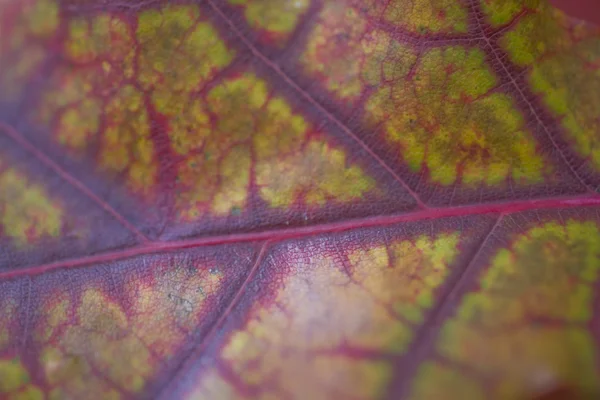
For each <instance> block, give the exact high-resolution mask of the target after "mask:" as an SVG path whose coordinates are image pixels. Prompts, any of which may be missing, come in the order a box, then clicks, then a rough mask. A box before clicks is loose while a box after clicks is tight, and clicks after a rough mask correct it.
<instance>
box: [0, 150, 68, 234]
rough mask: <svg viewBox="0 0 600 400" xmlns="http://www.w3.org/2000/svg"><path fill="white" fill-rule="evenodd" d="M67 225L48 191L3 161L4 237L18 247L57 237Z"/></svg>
mask: <svg viewBox="0 0 600 400" xmlns="http://www.w3.org/2000/svg"><path fill="white" fill-rule="evenodd" d="M64 222H65V215H64V209H63V207H62V205H61V204H60V203H58V202H57V201H56V200H54V199H52V198H51V197H50V195H49V194H48V193H47V191H46V190H45V188H44V187H43V186H42V185H40V184H38V183H35V182H32V181H31V180H30V179H29V178H28V177H27V176H26V175H24V174H23V173H21V172H20V171H18V170H17V169H14V168H10V167H9V166H8V165H7V164H6V163H5V162H4V161H3V160H2V158H0V224H1V226H2V232H3V236H8V237H9V238H11V239H12V240H14V241H15V242H16V244H17V245H18V246H24V245H26V244H28V243H32V242H35V241H38V240H41V239H44V238H55V237H58V236H59V235H60V233H61V229H62V226H63V223H64Z"/></svg>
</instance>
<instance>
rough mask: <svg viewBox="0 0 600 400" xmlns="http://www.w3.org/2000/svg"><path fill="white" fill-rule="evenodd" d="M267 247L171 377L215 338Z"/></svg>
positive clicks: (257, 257) (264, 247)
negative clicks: (223, 309)
mask: <svg viewBox="0 0 600 400" xmlns="http://www.w3.org/2000/svg"><path fill="white" fill-rule="evenodd" d="M268 246H269V241H266V242H264V243H263V245H262V246H261V248H260V251H259V252H258V255H257V256H256V260H255V261H254V265H252V268H250V272H248V275H247V276H246V279H244V282H242V284H241V285H240V287H239V288H238V289H237V291H236V292H235V294H234V295H233V298H232V299H231V301H230V302H229V304H228V305H227V308H226V309H225V311H224V312H223V314H221V316H220V317H219V318H218V319H217V321H216V322H215V323H214V324H213V326H211V328H210V329H209V331H208V332H207V333H206V335H205V336H204V337H203V338H202V339H201V340H200V343H198V345H197V346H196V348H195V349H194V350H192V351H189V352H188V353H187V354H186V356H185V357H184V358H183V360H181V363H180V364H179V366H178V367H177V369H176V371H174V372H173V376H177V375H178V374H179V372H180V371H181V370H182V369H184V368H185V367H186V364H187V362H188V361H190V360H192V361H193V360H196V359H197V357H193V355H194V354H197V353H202V351H204V349H205V347H206V346H207V345H208V344H209V343H210V342H211V339H212V338H213V337H214V336H215V334H216V333H217V331H218V330H219V327H220V326H221V325H222V324H223V323H224V322H225V320H226V319H227V317H229V315H230V314H231V312H232V311H233V308H234V307H235V306H236V304H237V303H238V302H239V301H240V299H241V298H242V296H243V295H244V290H245V289H246V287H247V286H248V284H249V283H250V282H251V281H252V278H253V277H254V275H255V274H256V271H257V270H258V267H259V266H260V264H261V263H262V260H263V258H264V256H265V253H266V251H267V247H268ZM167 387H168V384H167V386H166V387H163V388H162V389H161V390H160V391H159V394H158V396H156V398H161V397H162V393H163V392H164V391H165V390H166V389H167Z"/></svg>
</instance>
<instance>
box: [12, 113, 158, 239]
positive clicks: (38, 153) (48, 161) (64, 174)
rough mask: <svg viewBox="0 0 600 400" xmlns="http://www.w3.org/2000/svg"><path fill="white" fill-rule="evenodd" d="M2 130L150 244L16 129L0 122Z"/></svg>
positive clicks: (143, 236) (142, 236)
mask: <svg viewBox="0 0 600 400" xmlns="http://www.w3.org/2000/svg"><path fill="white" fill-rule="evenodd" d="M0 130H2V131H4V133H6V135H8V136H9V137H10V138H11V139H12V140H14V141H15V142H17V143H18V144H19V145H20V146H21V147H23V148H24V149H25V150H26V151H28V152H29V153H31V154H32V155H33V156H34V157H35V158H37V159H38V160H39V161H40V162H42V163H43V164H44V165H46V166H47V167H49V168H50V169H52V170H53V171H54V172H55V173H56V174H57V175H59V176H60V177H61V178H62V179H64V180H65V181H67V182H68V183H69V184H70V185H72V186H73V187H75V188H76V189H77V190H79V191H80V192H81V193H83V194H84V195H85V196H86V197H88V198H89V199H91V200H92V201H93V202H94V203H96V204H97V205H99V206H100V207H102V208H103V209H104V210H105V211H106V212H108V213H109V214H110V215H112V216H113V217H114V218H115V219H116V220H117V221H119V223H121V224H122V225H123V226H124V227H125V228H127V229H128V230H129V231H131V232H132V233H133V234H135V235H136V236H137V237H138V238H139V239H140V240H141V241H142V242H143V243H148V242H149V240H148V238H147V237H146V235H144V234H143V233H142V232H140V231H139V230H138V229H137V228H136V227H135V226H133V225H132V224H131V223H130V222H129V221H127V220H126V219H125V218H124V217H123V216H122V215H121V214H119V213H118V212H117V211H116V210H115V209H114V208H112V207H111V206H110V205H109V204H108V203H106V202H105V201H104V200H102V199H101V198H100V197H98V196H96V195H95V194H94V193H93V192H92V191H91V190H90V189H88V188H87V187H86V186H85V185H84V184H83V183H81V182H80V181H79V180H77V179H76V178H75V177H73V176H72V175H71V174H69V173H68V172H67V171H65V170H64V169H62V168H61V167H60V166H59V165H58V164H57V163H55V162H54V161H53V160H52V159H50V158H49V157H48V156H46V155H45V154H44V153H42V152H41V151H40V150H38V149H37V148H36V147H35V146H34V145H32V144H31V143H30V142H29V141H28V140H27V139H25V138H24V137H23V135H21V134H20V133H19V132H17V130H16V129H14V128H13V127H12V126H10V125H8V124H6V123H3V122H0Z"/></svg>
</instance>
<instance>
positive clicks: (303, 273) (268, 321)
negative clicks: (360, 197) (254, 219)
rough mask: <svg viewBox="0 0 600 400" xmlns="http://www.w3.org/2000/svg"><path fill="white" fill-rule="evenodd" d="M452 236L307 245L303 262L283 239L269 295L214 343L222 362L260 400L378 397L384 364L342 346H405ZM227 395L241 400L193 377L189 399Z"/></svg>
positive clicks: (451, 251)
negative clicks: (340, 246) (343, 246)
mask: <svg viewBox="0 0 600 400" xmlns="http://www.w3.org/2000/svg"><path fill="white" fill-rule="evenodd" d="M458 241H459V240H458V235H456V234H442V235H440V236H438V237H437V238H435V239H432V238H430V237H425V236H424V237H419V238H416V239H415V240H414V241H408V240H403V241H394V242H393V243H392V244H391V245H390V246H389V247H386V246H385V245H374V246H372V247H368V248H360V249H353V250H349V251H344V252H343V254H329V253H328V250H325V249H319V248H313V251H312V253H311V257H309V258H306V257H305V256H306V252H305V250H304V249H305V247H304V246H303V247H302V248H300V247H295V246H292V245H289V247H288V248H287V251H286V252H285V253H280V254H279V256H277V257H275V260H274V262H277V263H279V265H286V266H288V268H289V269H288V270H287V271H283V270H282V271H281V273H286V274H288V275H287V276H286V277H285V278H283V279H282V281H281V282H282V283H281V286H280V287H279V289H278V291H277V295H276V297H275V298H274V299H272V300H268V303H262V304H260V303H258V304H256V305H255V306H254V307H252V309H251V311H250V315H249V320H248V322H247V323H246V326H245V327H244V328H243V329H242V330H239V331H236V332H233V333H232V334H231V335H230V337H229V339H228V341H227V343H226V345H225V346H224V348H223V349H222V353H221V357H222V362H224V363H225V364H226V365H227V366H228V368H231V370H232V371H233V372H234V373H235V374H236V375H237V377H238V379H240V380H241V381H242V382H243V383H244V384H246V385H249V386H250V387H252V388H253V390H258V391H259V393H260V396H259V397H260V398H282V397H286V398H291V399H308V398H310V399H326V398H332V397H344V398H345V397H352V398H357V399H362V398H365V399H366V398H377V397H378V396H379V395H381V394H382V393H383V391H384V390H385V389H386V385H387V383H388V382H389V380H390V379H391V377H392V376H391V373H392V367H391V365H389V364H388V363H387V362H384V361H376V360H372V359H368V358H363V357H361V356H358V355H355V356H353V357H350V356H349V355H348V354H346V353H345V352H346V351H351V350H350V349H360V350H364V351H372V352H376V353H378V352H381V353H387V352H395V353H402V352H403V351H405V350H406V347H407V346H408V344H409V343H410V342H411V340H412V338H413V329H414V328H415V327H416V326H417V325H418V324H419V323H421V322H422V320H423V315H424V312H425V311H426V310H427V308H429V307H430V306H431V304H432V296H433V293H434V291H435V290H436V288H437V287H439V285H440V284H442V283H443V281H444V278H445V277H446V276H447V274H448V266H449V264H450V263H452V262H453V259H454V257H455V255H456V254H457V244H458ZM309 247H310V246H309ZM328 249H331V248H329V247H328ZM342 259H347V260H348V265H347V266H344V265H343V264H342V262H341V260H342ZM315 327H319V328H318V329H315ZM207 374H208V376H211V374H213V377H214V375H215V372H214V371H212V372H211V371H208V372H207ZM226 393H227V396H230V398H234V399H235V398H241V395H240V394H237V393H236V394H233V395H232V394H231V393H235V389H234V388H232V387H230V386H228V385H227V384H226V382H225V381H224V380H220V379H219V378H216V379H215V378H211V379H210V380H208V379H202V380H201V382H200V386H199V388H198V391H197V392H196V393H194V395H193V396H192V398H203V397H202V396H208V395H209V394H210V395H211V396H212V397H222V396H224V395H225V394H226ZM194 396H195V397H194Z"/></svg>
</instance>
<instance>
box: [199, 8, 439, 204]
mask: <svg viewBox="0 0 600 400" xmlns="http://www.w3.org/2000/svg"><path fill="white" fill-rule="evenodd" d="M207 3H208V5H209V6H210V7H211V8H212V10H213V11H214V12H215V14H217V15H218V16H219V18H221V19H222V20H223V21H224V22H225V23H226V24H227V25H228V27H229V28H230V29H231V31H232V32H233V33H234V34H235V35H236V37H237V38H238V40H240V41H241V42H242V43H243V44H244V46H246V47H247V48H248V49H249V50H250V51H251V52H252V54H253V55H254V56H255V57H256V58H257V59H259V60H260V61H261V62H262V63H263V64H264V65H265V66H267V68H269V69H271V70H272V71H273V72H274V73H275V74H277V75H278V76H279V77H281V78H282V79H283V81H284V82H285V83H286V84H287V85H288V86H289V87H290V88H292V89H293V90H294V91H295V92H296V93H298V94H299V95H300V96H302V97H303V98H304V99H305V100H307V101H308V102H309V103H310V104H311V105H312V106H313V107H315V108H316V109H317V110H319V112H320V113H322V114H323V115H324V116H325V118H327V119H328V120H329V121H331V122H332V123H334V124H335V125H337V126H338V127H339V128H340V129H341V130H342V131H343V132H344V133H345V134H346V135H348V136H349V137H350V138H352V140H354V141H355V142H356V143H358V145H359V146H360V147H361V148H363V149H364V150H365V151H366V152H367V153H368V154H369V156H370V157H371V158H372V159H373V160H375V161H376V162H377V163H378V164H379V165H380V166H381V167H382V168H384V169H385V170H386V171H387V172H388V173H389V174H390V175H392V176H393V177H394V179H395V180H396V181H397V182H398V183H399V184H400V185H401V186H402V187H403V188H404V190H406V191H407V192H408V193H409V194H410V195H411V196H412V197H413V198H414V200H415V202H416V203H417V205H418V207H419V208H420V209H422V210H425V209H427V208H428V207H427V205H426V204H425V203H424V202H423V200H421V198H420V197H419V195H418V194H417V193H416V192H415V191H414V190H412V189H411V187H410V186H408V184H407V183H406V182H405V181H404V179H402V178H401V177H400V176H399V175H398V174H397V173H396V172H395V171H394V170H393V169H392V168H391V167H390V166H389V165H387V164H386V163H385V162H384V161H383V159H381V157H379V156H378V155H377V154H376V153H375V152H374V151H373V150H372V149H371V148H370V147H369V146H367V144H366V143H365V142H363V141H362V140H361V139H360V138H359V137H358V136H357V135H356V134H355V133H354V132H352V130H351V129H350V128H349V127H348V126H346V125H345V124H344V123H343V122H342V121H340V120H339V119H338V118H336V117H335V115H333V114H332V113H331V112H329V111H327V110H326V109H325V107H323V106H322V105H321V103H319V102H318V101H317V100H315V98H314V97H312V96H311V95H310V94H309V93H308V92H307V91H306V90H304V89H302V88H301V87H300V86H298V84H297V83H296V82H294V80H293V79H292V78H290V77H289V76H288V75H287V74H286V73H285V72H284V71H283V70H282V69H281V68H280V67H279V65H277V64H276V63H274V62H273V61H271V60H270V59H269V58H268V57H267V56H265V55H264V54H263V53H261V52H260V51H259V50H258V49H257V48H256V46H254V45H253V44H252V43H251V42H250V41H249V40H248V39H246V38H245V37H244V35H242V33H241V32H240V30H239V29H238V28H237V26H236V25H235V24H234V23H233V21H232V20H231V19H230V18H229V17H228V16H227V15H226V14H225V13H224V12H223V11H221V9H220V8H219V7H218V6H217V5H216V4H215V3H214V1H213V0H207Z"/></svg>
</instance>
